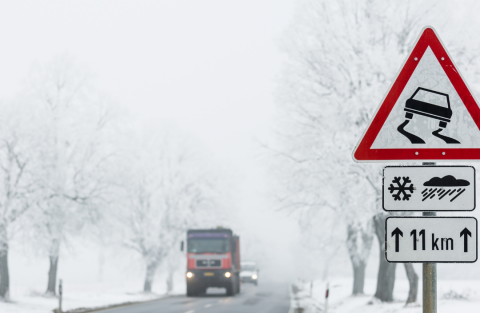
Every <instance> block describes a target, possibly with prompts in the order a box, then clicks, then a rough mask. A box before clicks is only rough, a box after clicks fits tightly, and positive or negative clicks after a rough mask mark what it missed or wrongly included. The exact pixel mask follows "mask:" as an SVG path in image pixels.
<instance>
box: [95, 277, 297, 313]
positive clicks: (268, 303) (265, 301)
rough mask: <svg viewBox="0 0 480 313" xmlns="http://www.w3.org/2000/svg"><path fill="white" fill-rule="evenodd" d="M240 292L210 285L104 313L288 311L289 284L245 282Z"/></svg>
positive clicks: (103, 312) (255, 312)
mask: <svg viewBox="0 0 480 313" xmlns="http://www.w3.org/2000/svg"><path fill="white" fill-rule="evenodd" d="M241 290H242V291H241V292H240V294H237V295H235V296H234V297H227V296H226V295H225V290H224V289H221V288H209V289H208V291H207V294H206V295H203V296H198V297H186V296H174V297H170V298H165V299H161V300H158V301H153V302H148V303H141V304H135V305H130V306H125V307H121V308H116V309H108V310H102V311H101V312H102V313H224V312H228V313H249V312H251V313H288V311H289V309H290V298H289V294H288V285H287V284H279V283H276V284H275V283H263V284H259V285H258V286H254V285H251V284H243V285H242V288H241Z"/></svg>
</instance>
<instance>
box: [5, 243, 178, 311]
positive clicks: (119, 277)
mask: <svg viewBox="0 0 480 313" xmlns="http://www.w3.org/2000/svg"><path fill="white" fill-rule="evenodd" d="M101 250H102V249H101V248H99V247H96V246H95V245H88V244H84V245H82V244H78V243H77V244H76V245H75V249H72V251H71V252H70V253H65V255H63V256H62V258H61V259H60V263H59V272H58V278H60V279H62V281H63V295H64V296H63V305H62V308H63V310H65V311H66V310H72V309H76V308H94V307H103V306H106V305H111V304H118V303H126V302H137V301H146V300H150V299H155V298H160V297H165V296H166V271H165V268H164V267H160V268H159V269H158V271H157V275H156V276H155V280H154V283H153V287H152V293H151V294H144V293H142V292H141V291H142V287H143V277H144V265H143V262H142V260H141V259H139V258H138V257H136V256H135V255H132V254H122V253H121V252H118V251H112V250H108V249H103V252H104V253H103V254H100V252H101ZM99 255H103V256H102V258H99ZM9 257H10V258H9V260H10V301H9V302H1V301H0V313H47V312H48V313H52V310H53V309H55V308H57V307H58V298H54V297H46V296H44V293H45V290H46V287H47V273H48V259H47V258H46V257H39V256H35V255H34V254H32V253H30V252H28V251H27V252H26V251H24V250H23V249H17V248H15V247H14V248H13V249H11V254H10V255H9ZM100 261H102V262H100ZM101 264H103V265H102V266H100V265H101ZM178 268H179V269H178V270H177V271H176V272H175V275H174V285H173V286H174V290H173V292H171V293H170V294H182V293H185V280H184V276H183V275H184V271H183V270H181V269H183V268H184V263H181V262H180V264H179V267H178ZM100 269H102V270H100Z"/></svg>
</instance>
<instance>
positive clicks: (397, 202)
mask: <svg viewBox="0 0 480 313" xmlns="http://www.w3.org/2000/svg"><path fill="white" fill-rule="evenodd" d="M382 189H383V191H382V202H383V209H384V210H385V211H472V210H474V209H475V168H474V167H472V166H387V167H385V168H384V169H383V188H382Z"/></svg>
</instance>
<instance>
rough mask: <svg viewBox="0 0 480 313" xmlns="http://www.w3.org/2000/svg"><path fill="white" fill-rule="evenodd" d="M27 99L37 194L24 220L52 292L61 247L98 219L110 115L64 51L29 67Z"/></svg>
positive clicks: (104, 188)
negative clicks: (34, 137) (43, 259)
mask: <svg viewBox="0 0 480 313" xmlns="http://www.w3.org/2000/svg"><path fill="white" fill-rule="evenodd" d="M27 101H28V106H29V109H30V110H31V111H32V112H34V113H35V116H36V119H35V125H36V132H37V134H38V137H39V140H40V141H39V144H37V146H36V153H37V154H38V155H39V156H40V158H39V160H38V161H37V164H36V167H35V168H34V169H33V174H34V175H35V183H36V187H37V188H38V189H39V193H38V195H37V199H36V202H35V210H32V211H31V212H30V213H31V214H30V216H29V221H28V222H27V223H28V224H29V230H30V235H31V238H32V239H33V242H34V244H35V246H36V247H37V249H39V250H40V252H41V253H42V254H46V255H47V256H48V258H49V261H50V269H49V272H48V283H47V290H46V293H47V294H51V295H55V290H56V280H57V270H58V261H59V256H60V249H61V246H62V245H64V244H66V243H67V242H68V239H69V237H70V236H71V235H73V234H79V232H80V230H81V229H82V227H83V225H84V224H85V223H86V222H88V223H89V224H94V223H95V222H96V221H97V219H98V216H99V214H100V212H99V206H100V205H101V204H102V203H103V200H104V199H105V198H106V195H107V190H108V187H109V185H108V183H107V181H106V176H107V175H106V174H107V173H106V170H107V169H108V161H109V156H110V155H111V150H112V149H111V147H110V146H109V144H108V141H107V140H106V135H107V134H108V133H107V131H108V123H109V120H110V117H109V111H108V109H107V106H106V104H105V102H104V101H101V100H100V99H99V98H98V96H97V94H96V93H95V92H94V91H93V90H92V89H91V88H90V86H89V85H88V84H87V78H86V75H85V74H84V73H83V72H82V71H81V70H79V67H78V66H77V65H75V63H74V62H73V61H72V60H71V59H70V58H69V57H67V56H62V57H58V58H55V59H54V60H53V61H52V62H51V63H50V64H48V65H46V66H45V67H39V68H37V69H35V71H33V73H32V78H31V82H30V86H29V90H28V97H27Z"/></svg>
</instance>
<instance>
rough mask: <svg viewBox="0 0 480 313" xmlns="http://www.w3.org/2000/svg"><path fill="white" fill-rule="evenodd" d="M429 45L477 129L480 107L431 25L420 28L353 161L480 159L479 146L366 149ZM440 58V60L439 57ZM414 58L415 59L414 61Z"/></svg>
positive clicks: (373, 139)
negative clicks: (420, 30)
mask: <svg viewBox="0 0 480 313" xmlns="http://www.w3.org/2000/svg"><path fill="white" fill-rule="evenodd" d="M428 47H430V49H431V50H432V52H433V54H434V55H435V57H436V58H437V60H438V62H439V63H440V65H441V66H442V68H443V70H444V71H445V73H446V74H447V76H448V78H449V79H450V82H451V83H452V85H453V87H454V88H455V90H456V91H457V93H458V95H459V96H460V99H462V101H463V103H464V104H465V106H466V108H467V110H468V112H469V113H470V115H471V116H472V118H473V120H474V121H475V124H476V125H477V127H478V128H479V130H480V108H479V107H478V105H477V102H476V101H475V98H474V97H473V96H472V94H471V92H470V90H469V89H468V86H467V85H466V83H465V81H464V80H463V78H462V76H461V74H460V72H459V71H458V70H457V69H456V67H455V64H454V63H453V60H452V58H451V57H450V55H449V54H448V52H447V50H446V49H445V47H444V46H443V44H442V42H441V40H440V38H439V37H438V36H437V33H436V32H435V30H434V29H433V28H432V27H426V28H424V29H423V31H422V34H421V35H420V37H419V39H418V40H417V42H416V44H415V47H414V48H413V50H412V52H411V53H410V55H409V56H408V57H407V59H406V61H405V62H404V65H403V67H402V69H401V70H400V73H399V74H398V76H397V78H396V79H395V82H394V83H393V84H392V86H391V87H390V90H389V92H388V93H387V95H386V96H385V98H384V99H383V101H382V104H381V105H380V107H379V108H378V109H377V112H376V113H375V116H374V118H373V120H372V121H371V123H370V125H369V126H368V128H367V130H366V131H365V133H364V134H363V136H362V139H361V140H360V142H359V143H358V145H357V146H356V147H355V150H354V152H353V159H354V160H355V161H356V162H365V161H366V162H368V161H370V162H371V161H400V160H403V161H422V160H429V161H444V160H478V159H480V148H478V149H477V148H442V149H438V148H423V149H422V148H417V147H414V148H402V149H399V148H395V149H370V147H371V146H372V145H373V142H374V141H375V138H376V137H377V135H378V133H379V132H380V130H381V129H382V127H383V124H384V123H385V121H386V120H387V117H388V116H389V115H390V112H391V111H392V109H393V107H394V106H395V103H396V102H397V100H398V98H399V97H400V95H401V93H402V91H403V89H404V88H405V85H406V84H407V83H408V81H409V80H410V77H411V76H412V74H413V72H414V71H415V68H416V67H417V65H418V63H419V61H420V60H421V58H422V56H423V54H424V53H425V51H426V50H427V48H428ZM442 58H443V60H442ZM415 59H416V60H415Z"/></svg>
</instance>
